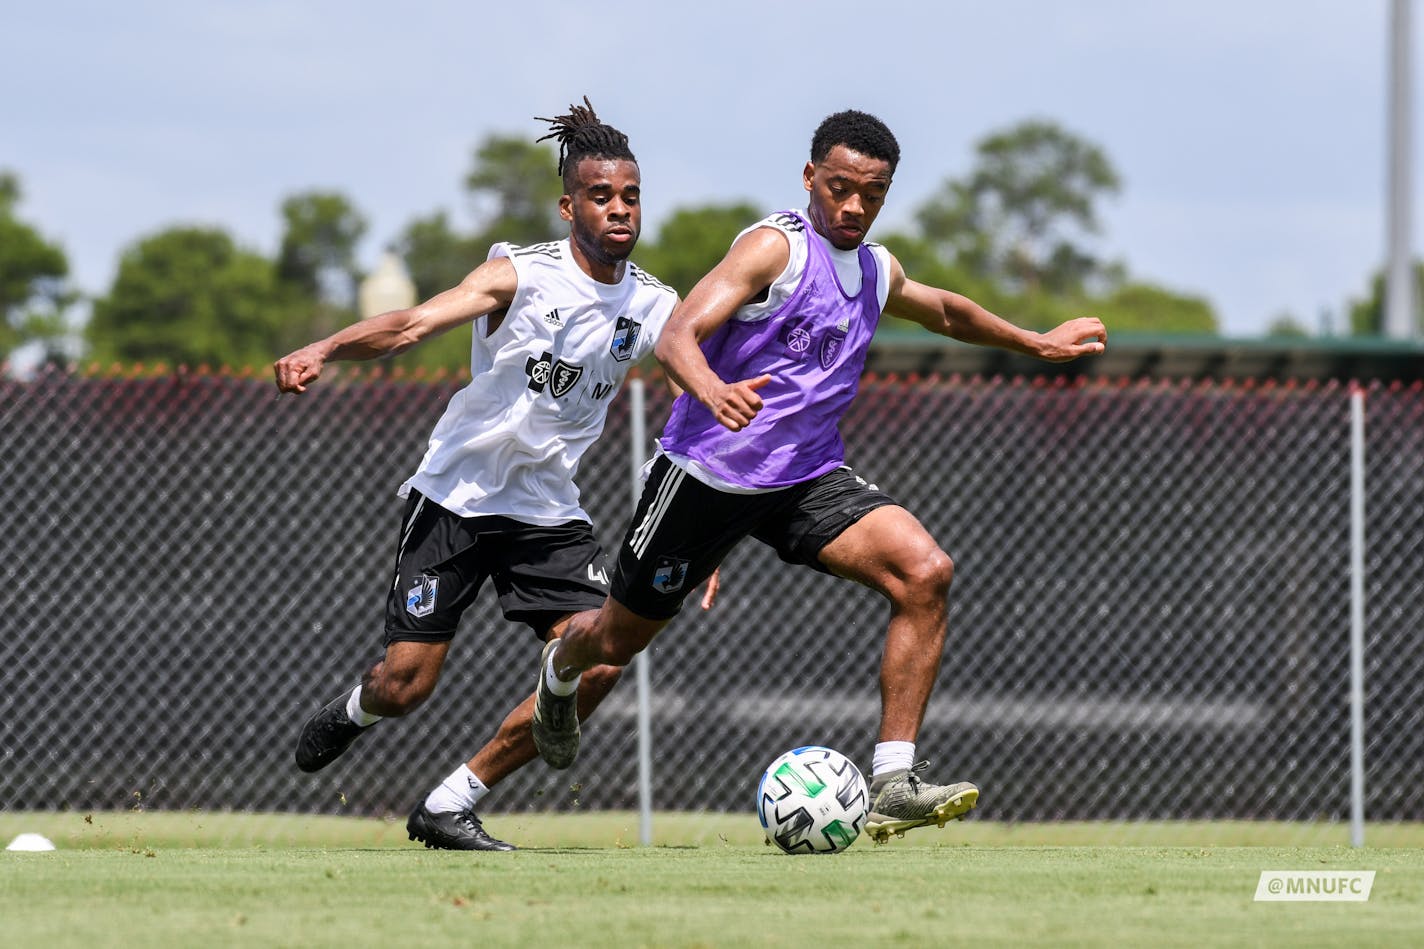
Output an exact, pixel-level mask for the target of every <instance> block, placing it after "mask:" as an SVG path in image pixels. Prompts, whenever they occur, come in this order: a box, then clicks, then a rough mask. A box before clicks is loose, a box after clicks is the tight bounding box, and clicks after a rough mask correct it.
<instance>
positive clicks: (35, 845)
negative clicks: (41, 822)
mask: <svg viewBox="0 0 1424 949" xmlns="http://www.w3.org/2000/svg"><path fill="white" fill-rule="evenodd" d="M5 849H6V850H28V851H35V852H38V851H43V850H53V849H54V844H53V843H51V842H50V839H49V838H48V837H45V836H44V835H42V834H21V835H20V836H18V837H16V838H15V839H14V840H12V841H10V846H8V847H6V848H5Z"/></svg>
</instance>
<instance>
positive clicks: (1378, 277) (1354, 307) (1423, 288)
mask: <svg viewBox="0 0 1424 949" xmlns="http://www.w3.org/2000/svg"><path fill="white" fill-rule="evenodd" d="M1384 294H1385V277H1384V271H1383V270H1377V271H1375V274H1374V276H1373V277H1371V278H1370V292H1369V295H1368V296H1366V297H1365V298H1364V299H1362V300H1351V301H1350V302H1349V304H1348V308H1349V312H1350V332H1351V334H1353V335H1355V336H1379V335H1380V334H1382V333H1383V332H1384ZM1421 307H1424V260H1416V261H1415V262H1414V325H1415V327H1416V328H1424V322H1421V319H1420V311H1421Z"/></svg>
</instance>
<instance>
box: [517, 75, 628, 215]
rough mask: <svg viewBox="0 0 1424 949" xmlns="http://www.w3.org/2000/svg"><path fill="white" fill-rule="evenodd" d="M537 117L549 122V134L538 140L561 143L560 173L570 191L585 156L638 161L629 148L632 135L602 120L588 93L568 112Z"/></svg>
mask: <svg viewBox="0 0 1424 949" xmlns="http://www.w3.org/2000/svg"><path fill="white" fill-rule="evenodd" d="M534 119H535V121H538V122H548V123H549V134H548V135H543V136H540V137H539V138H537V139H535V141H536V142H542V141H544V140H545V139H550V138H552V139H555V140H556V141H558V143H559V175H560V176H561V177H562V178H563V179H564V190H565V191H566V192H570V193H571V192H572V191H573V189H574V187H575V186H576V185H577V184H578V180H577V178H576V177H575V175H576V174H577V172H578V163H579V162H580V161H582V160H583V159H585V158H611V159H615V160H626V161H634V162H635V161H637V160H638V159H637V158H635V157H634V156H633V150H632V149H631V148H629V147H628V136H627V135H624V134H623V133H622V132H620V131H618V130H617V129H616V128H614V127H613V126H611V125H605V124H604V123H603V122H601V121H599V118H598V114H597V113H596V112H594V111H593V103H592V102H589V101H588V96H584V97H583V105H571V106H569V114H568V115H560V116H558V117H556V118H552V119H546V118H543V117H542V116H537V115H536V116H535V117H534Z"/></svg>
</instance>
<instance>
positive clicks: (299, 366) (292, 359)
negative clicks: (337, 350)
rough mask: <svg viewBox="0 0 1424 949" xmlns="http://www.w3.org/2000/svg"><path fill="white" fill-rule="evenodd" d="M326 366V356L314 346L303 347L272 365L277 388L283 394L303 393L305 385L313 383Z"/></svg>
mask: <svg viewBox="0 0 1424 949" xmlns="http://www.w3.org/2000/svg"><path fill="white" fill-rule="evenodd" d="M325 365H326V356H325V355H324V354H323V353H322V351H321V349H320V348H318V347H317V346H315V345H312V346H304V347H302V348H301V349H299V350H297V351H296V352H294V353H289V354H287V355H286V356H283V357H282V358H281V359H279V360H277V361H276V362H274V363H273V364H272V372H273V374H274V375H275V376H276V377H277V388H278V389H281V390H282V391H283V392H305V391H307V383H309V382H315V381H316V380H317V377H318V376H320V375H321V370H322V367H324V366H325Z"/></svg>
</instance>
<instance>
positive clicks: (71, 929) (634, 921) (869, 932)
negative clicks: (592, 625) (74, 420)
mask: <svg viewBox="0 0 1424 949" xmlns="http://www.w3.org/2000/svg"><path fill="white" fill-rule="evenodd" d="M487 824H488V826H489V827H490V828H491V830H493V831H495V832H496V833H497V834H500V835H502V836H506V837H508V838H509V839H512V840H514V841H516V842H518V843H519V844H520V845H521V846H523V847H524V848H525V849H523V850H520V851H518V852H516V853H509V854H453V853H440V852H432V851H426V850H424V849H423V848H420V847H418V846H415V845H414V844H411V843H409V842H408V841H407V840H406V839H405V833H404V829H403V826H402V824H401V823H400V822H394V821H381V820H355V819H350V818H336V817H299V816H290V815H240V814H212V813H156V812H147V813H122V814H92V815H84V814H72V813H60V814H49V813H40V814H4V813H0V838H3V840H4V841H5V842H8V841H9V840H10V839H11V838H12V837H14V836H15V835H16V834H18V833H20V832H22V831H32V832H38V833H43V834H45V835H46V836H48V837H49V838H50V839H51V840H53V841H54V842H55V844H56V845H57V846H58V847H59V849H58V850H57V851H55V852H53V853H38V854H31V853H3V854H0V943H3V944H4V945H6V946H43V947H46V949H51V947H60V946H71V945H76V946H77V945H84V946H94V945H105V946H107V945H144V946H190V945H195V944H203V945H205V946H206V945H216V946H223V945H257V946H268V945H291V946H327V945H329V946H342V947H353V946H366V945H381V944H389V945H402V946H405V945H412V946H413V945H421V946H425V945H447V944H448V945H474V944H478V945H526V946H544V945H551V946H558V945H567V946H620V947H622V946H771V945H777V946H786V945H799V944H810V945H817V946H819V945H858V946H867V945H869V946H880V945H889V946H895V945H910V944H923V945H928V946H936V945H944V944H948V943H952V942H954V943H958V942H972V943H974V944H977V945H996V944H998V945H1007V944H1013V945H1052V946H1060V945H1070V946H1071V945H1084V946H1087V945H1094V946H1097V945H1145V944H1154V945H1183V946H1185V945H1206V946H1217V945H1292V946H1298V945H1308V946H1313V945H1319V946H1328V945H1363V944H1368V945H1400V946H1404V945H1417V944H1419V942H1420V938H1421V933H1424V849H1421V844H1424V828H1421V827H1419V826H1418V825H1402V826H1401V825H1394V826H1389V825H1385V826H1372V827H1371V828H1370V830H1369V837H1368V839H1369V840H1370V842H1371V844H1372V846H1370V847H1368V848H1366V849H1364V850H1352V849H1350V848H1348V847H1344V846H1339V844H1340V843H1341V838H1342V837H1343V836H1344V831H1343V829H1342V828H1340V827H1338V826H1336V825H1282V824H1259V825H1258V824H1239V823H1222V824H1217V823H1210V824H1145V823H1144V824H1043V825H1017V826H1007V825H996V824H992V823H985V822H973V821H970V822H966V823H963V824H952V825H950V826H949V827H946V828H945V829H944V830H937V829H927V830H919V831H913V832H911V833H910V834H909V835H908V836H907V837H905V838H904V839H903V840H892V841H891V842H890V843H889V844H887V845H885V846H882V847H876V846H874V845H872V844H870V842H869V841H865V840H862V841H859V842H857V843H856V845H855V846H854V847H852V848H851V849H850V850H849V851H847V852H846V853H844V854H841V855H839V856H835V857H799V858H793V857H786V856H784V855H782V854H780V853H779V852H776V851H774V850H772V849H771V848H768V847H766V846H764V845H762V843H761V833H760V828H758V827H757V825H756V821H755V818H748V817H743V816H735V815H734V816H730V817H728V816H723V815H669V814H660V815H658V816H657V818H656V821H655V831H656V833H657V836H658V839H659V840H660V841H665V842H666V845H663V846H657V847H652V848H641V847H637V846H634V844H635V843H636V840H637V820H636V817H635V816H633V815H628V814H580V815H541V814H518V815H502V816H491V817H489V818H487ZM1239 844H1254V845H1255V846H1235V845H1239ZM1263 869H1292V870H1308V869H1370V870H1376V871H1378V874H1377V876H1376V879H1375V885H1374V892H1373V895H1372V896H1371V899H1370V901H1369V902H1368V903H1310V904H1302V903H1255V902H1253V900H1252V897H1253V895H1254V893H1255V887H1256V880H1257V877H1258V876H1259V874H1260V871H1261V870H1263Z"/></svg>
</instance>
